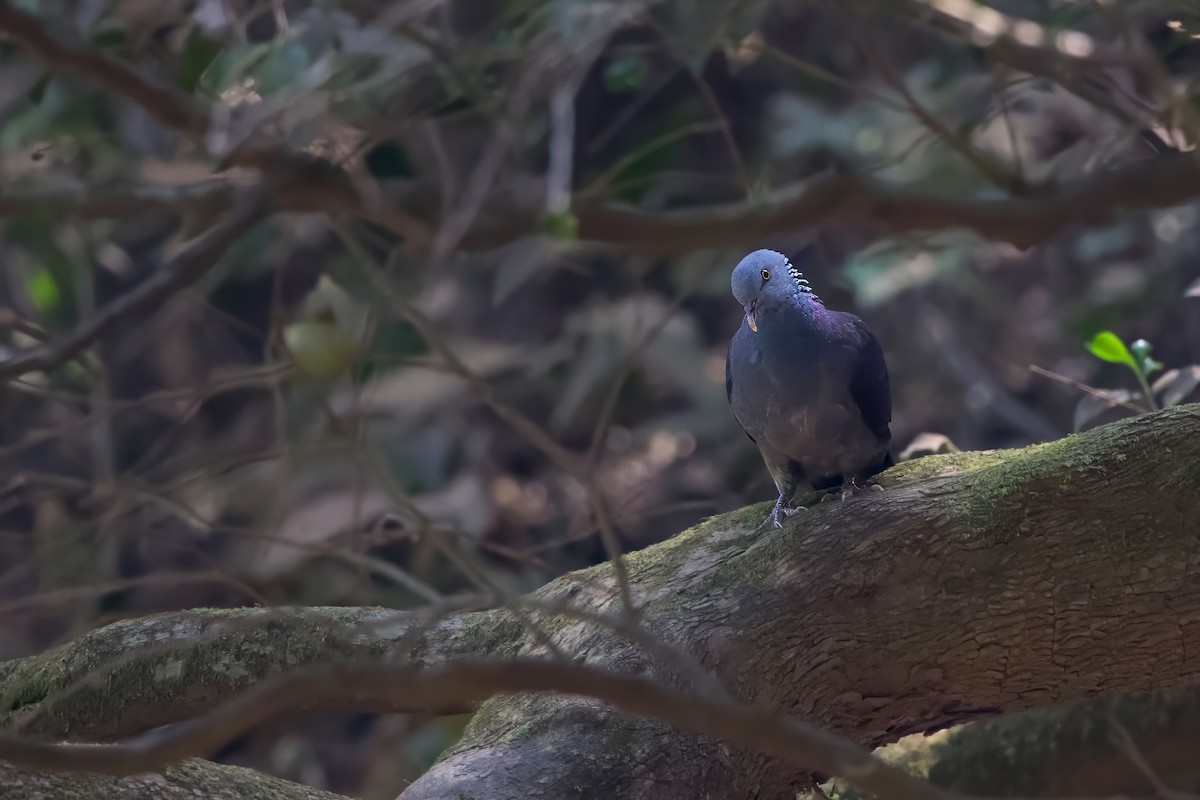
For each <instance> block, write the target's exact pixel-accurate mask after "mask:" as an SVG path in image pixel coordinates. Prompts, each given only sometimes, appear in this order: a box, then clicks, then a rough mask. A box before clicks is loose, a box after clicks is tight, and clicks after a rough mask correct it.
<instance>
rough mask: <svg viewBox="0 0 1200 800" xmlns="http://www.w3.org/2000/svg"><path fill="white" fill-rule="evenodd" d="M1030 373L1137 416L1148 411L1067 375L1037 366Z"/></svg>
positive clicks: (1032, 365)
mask: <svg viewBox="0 0 1200 800" xmlns="http://www.w3.org/2000/svg"><path fill="white" fill-rule="evenodd" d="M1029 371H1030V372H1032V373H1034V374H1037V375H1041V376H1042V377H1044V378H1049V379H1050V380H1053V381H1058V382H1059V383H1065V384H1066V385H1067V386H1074V387H1075V388H1076V389H1078V390H1079V391H1081V392H1085V393H1087V394H1090V395H1091V396H1092V397H1096V398H1099V399H1100V400H1103V401H1104V402H1106V403H1108V404H1109V406H1110V407H1112V406H1121V407H1122V408H1127V409H1129V410H1130V411H1133V412H1134V413H1136V414H1142V413H1145V411H1146V409H1144V408H1142V407H1141V406H1139V405H1135V404H1133V403H1130V402H1128V401H1126V400H1118V399H1117V398H1115V397H1113V395H1112V393H1111V392H1107V391H1105V390H1104V389H1097V388H1095V387H1094V386H1088V385H1087V384H1086V383H1082V382H1080V381H1077V380H1074V379H1072V378H1068V377H1067V376H1066V375H1060V374H1058V373H1057V372H1052V371H1051V370H1048V369H1045V368H1043V367H1039V366H1038V365H1037V364H1030V365H1029Z"/></svg>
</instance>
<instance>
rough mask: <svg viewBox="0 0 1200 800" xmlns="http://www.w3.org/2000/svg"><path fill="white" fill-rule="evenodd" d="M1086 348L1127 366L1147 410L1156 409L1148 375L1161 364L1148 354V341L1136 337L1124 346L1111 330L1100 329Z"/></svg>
mask: <svg viewBox="0 0 1200 800" xmlns="http://www.w3.org/2000/svg"><path fill="white" fill-rule="evenodd" d="M1087 348H1088V350H1090V351H1091V353H1092V355H1094V356H1095V357H1096V358H1099V359H1101V360H1103V361H1108V362H1110V363H1113V364H1124V365H1125V366H1127V367H1129V369H1130V370H1132V371H1133V374H1134V376H1135V377H1136V378H1137V380H1138V383H1139V384H1141V387H1142V397H1144V398H1145V400H1146V405H1147V407H1148V410H1150V411H1155V410H1157V409H1158V404H1157V403H1156V402H1155V401H1154V392H1153V391H1151V389H1150V375H1151V374H1152V373H1155V372H1157V371H1158V370H1160V369H1162V368H1163V365H1162V364H1160V363H1159V362H1157V361H1155V360H1154V359H1153V358H1152V357H1151V356H1150V343H1149V342H1147V341H1146V340H1145V339H1138V340H1137V341H1135V342H1133V343H1132V344H1130V345H1129V346H1128V347H1126V345H1125V343H1124V342H1123V341H1121V337H1119V336H1117V335H1116V334H1115V333H1113V332H1112V331H1100V332H1099V333H1097V334H1096V335H1095V336H1093V337H1092V338H1091V341H1089V342H1088V343H1087Z"/></svg>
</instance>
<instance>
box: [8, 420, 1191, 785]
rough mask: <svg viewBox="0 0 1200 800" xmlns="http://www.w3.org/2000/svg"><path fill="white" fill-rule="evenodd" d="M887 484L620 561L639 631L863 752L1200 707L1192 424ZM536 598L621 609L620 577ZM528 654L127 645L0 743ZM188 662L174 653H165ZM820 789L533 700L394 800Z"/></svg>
mask: <svg viewBox="0 0 1200 800" xmlns="http://www.w3.org/2000/svg"><path fill="white" fill-rule="evenodd" d="M883 483H884V484H885V486H886V487H887V488H886V491H884V492H882V493H867V494H864V495H859V496H857V497H854V498H852V499H850V500H847V501H844V502H833V503H829V504H822V505H820V506H818V507H816V508H814V509H812V510H810V511H809V512H808V513H806V514H803V515H801V516H800V517H798V518H793V520H791V521H790V522H789V523H788V524H787V525H786V526H785V528H784V529H782V530H775V529H757V527H756V526H757V525H758V524H759V522H760V521H761V520H762V519H763V518H764V517H765V515H766V513H767V506H765V505H762V506H754V507H751V508H747V509H742V510H741V511H737V512H733V513H730V514H726V515H723V516H720V517H715V518H713V519H711V520H708V521H707V522H705V523H703V524H702V525H699V526H697V527H696V528H694V529H692V530H690V531H687V532H685V533H682V534H680V535H678V536H675V537H673V538H672V539H670V540H668V541H666V542H663V543H662V544H659V545H656V546H654V547H650V548H647V549H645V550H643V551H640V552H638V553H634V554H632V555H630V556H629V558H628V569H629V574H630V581H631V588H632V590H633V593H634V596H635V598H636V600H637V603H638V605H639V607H640V609H641V616H642V621H643V624H644V626H645V628H647V629H648V630H649V631H650V632H651V633H652V634H653V635H654V636H655V637H656V638H658V639H660V640H662V641H665V642H667V643H670V644H672V645H675V646H677V647H678V648H680V649H682V650H684V651H686V652H687V653H689V654H691V655H692V656H693V657H694V658H696V659H697V660H698V661H700V662H701V663H702V664H703V665H704V666H705V667H706V668H707V669H709V670H712V671H713V672H714V673H715V674H716V675H717V676H718V677H719V678H720V680H721V681H722V683H723V684H724V685H725V686H726V687H727V688H728V690H729V691H730V692H731V693H732V694H734V695H735V696H736V697H738V698H740V699H742V700H744V701H748V702H752V703H755V704H761V705H763V706H766V707H769V708H772V709H776V710H778V711H780V712H782V713H786V714H792V715H795V716H798V717H801V718H804V719H807V720H809V721H812V722H814V723H817V724H819V725H822V726H824V727H827V728H829V729H832V730H834V731H836V732H839V733H842V734H844V735H847V736H849V737H851V738H853V739H855V740H857V741H859V742H862V743H863V744H867V745H879V744H883V743H886V742H890V741H894V740H895V739H897V738H899V737H900V736H902V735H904V734H907V733H910V732H916V731H927V730H934V729H937V728H941V727H945V726H947V725H951V724H955V723H957V722H960V721H965V720H969V719H974V718H979V717H983V716H988V715H992V714H996V713H999V712H1001V711H1015V710H1021V709H1027V708H1033V707H1039V706H1044V705H1048V704H1051V703H1059V702H1066V701H1072V700H1078V699H1081V698H1086V697H1091V696H1098V695H1104V694H1115V693H1121V692H1129V691H1139V690H1147V689H1154V688H1164V687H1171V686H1179V685H1185V684H1190V683H1195V682H1197V678H1198V677H1200V667H1198V665H1197V663H1196V661H1195V659H1194V657H1193V656H1192V655H1191V654H1194V653H1196V652H1200V650H1198V649H1197V648H1200V584H1198V583H1196V582H1195V581H1194V580H1193V579H1192V578H1191V577H1190V574H1191V572H1192V571H1193V570H1194V568H1195V566H1196V565H1197V563H1198V562H1200V539H1198V538H1197V536H1196V532H1197V528H1196V523H1195V520H1196V519H1197V512H1200V406H1185V407H1180V408H1175V409H1170V410H1167V411H1163V412H1159V413H1156V414H1150V415H1144V416H1141V417H1138V418H1134V419H1131V420H1125V421H1122V422H1119V423H1115V424H1113V425H1109V426H1105V427H1102V428H1097V429H1095V430H1092V431H1089V432H1087V433H1084V434H1080V435H1077V436H1072V437H1067V438H1066V439H1063V440H1059V441H1055V442H1050V443H1047V444H1042V445H1035V446H1032V447H1027V448H1023V449H1020V450H1013V451H1002V452H983V453H958V454H949V455H939V456H929V457H926V458H923V459H920V460H919V461H915V462H909V463H906V464H902V465H900V466H898V467H895V468H893V469H892V470H889V471H888V472H887V473H885V475H884V476H883ZM534 598H535V599H536V600H537V601H539V602H541V603H543V604H545V603H556V602H564V601H568V600H569V601H570V602H571V603H573V604H575V605H577V606H581V607H585V608H587V609H589V610H591V611H599V612H615V611H617V610H619V592H618V591H617V587H616V585H615V582H614V578H613V576H612V571H611V570H610V569H609V568H608V566H607V565H602V566H599V567H595V568H592V569H588V570H583V571H580V572H576V573H572V574H570V575H567V576H564V577H563V578H560V579H559V580H557V581H554V582H552V583H550V584H549V585H547V586H546V587H544V588H543V589H541V590H539V591H538V592H537V593H535V595H534ZM529 616H531V617H534V618H536V620H537V623H538V626H539V628H540V629H541V631H542V633H543V634H544V635H546V636H548V637H549V638H550V639H552V640H553V641H554V643H555V645H556V646H557V648H558V649H559V650H560V651H563V652H565V653H566V654H567V655H569V656H571V657H573V658H575V659H576V660H578V661H582V662H587V663H589V664H591V665H593V666H601V667H607V668H610V669H613V670H618V671H623V672H633V673H638V674H643V675H648V676H652V677H654V678H656V679H658V680H660V681H662V682H665V683H668V684H671V685H676V686H681V687H686V686H688V685H689V680H690V677H689V676H690V674H691V673H689V672H688V671H687V670H684V669H682V668H681V667H680V666H679V665H678V664H676V663H674V662H664V661H662V660H661V659H659V658H657V657H656V656H652V655H647V653H646V652H645V650H644V649H643V648H642V647H641V646H640V645H638V644H635V643H631V642H630V641H628V640H627V639H625V638H624V637H623V636H622V635H621V634H620V633H618V632H616V631H614V630H612V629H611V628H609V627H605V626H601V625H598V624H596V623H595V622H591V621H587V620H578V619H565V618H563V617H560V616H554V615H551V614H548V613H534V612H529ZM529 631H530V629H529V628H528V627H527V626H526V625H525V624H523V623H522V622H521V620H520V619H518V617H517V615H515V614H514V612H512V611H510V610H507V609H492V610H488V611H482V612H472V613H462V614H458V615H453V616H449V617H446V618H444V619H440V620H437V621H433V620H431V619H430V618H429V617H428V616H427V615H426V616H422V615H417V614H412V613H405V612H394V611H383V610H379V609H308V610H303V611H286V610H275V611H266V610H240V611H221V612H211V611H209V612H186V613H183V614H170V615H162V616H159V617H151V618H147V619H143V620H131V621H127V622H122V623H117V624H116V625H112V626H108V627H107V628H103V629H100V630H98V631H95V632H93V633H90V634H88V635H86V636H84V637H81V638H80V639H78V640H76V641H74V642H71V643H68V644H67V645H64V646H63V647H61V648H58V649H57V650H55V651H51V652H49V653H47V654H43V655H40V656H35V657H32V658H29V659H24V660H21V661H17V662H12V663H10V664H7V665H0V701H3V703H2V704H0V709H8V711H6V712H2V713H3V715H4V716H3V717H0V721H2V722H6V723H7V725H8V726H11V727H13V728H15V729H17V730H22V731H25V732H27V733H29V734H31V735H38V736H41V737H71V738H76V739H79V738H94V739H103V738H111V737H115V736H123V735H127V734H129V733H132V732H135V731H138V730H144V729H145V728H147V727H150V726H153V725H159V724H163V723H166V722H171V721H174V720H177V719H182V718H186V717H188V716H191V715H193V714H195V713H197V712H199V711H200V710H203V709H207V708H211V706H212V705H213V704H214V703H216V702H219V701H221V700H223V699H227V698H228V697H230V696H232V695H233V694H234V693H235V692H236V691H237V690H239V689H241V688H244V687H246V686H249V685H251V684H253V683H255V682H257V681H259V680H261V679H262V678H263V677H264V676H267V675H270V674H273V673H277V672H280V671H282V670H284V669H288V668H293V667H296V666H299V665H301V664H311V663H316V662H319V661H329V660H338V659H342V660H345V659H355V660H361V659H365V660H379V659H384V658H386V659H388V660H393V659H397V658H409V659H412V660H414V661H416V662H417V663H419V664H430V663H436V662H439V661H442V660H445V659H448V658H457V657H467V656H473V657H481V656H487V657H504V656H511V655H522V656H547V648H546V646H545V645H544V644H543V643H541V642H542V640H541V639H539V637H537V636H534V635H532V634H531V633H530V632H529ZM172 640H174V641H176V642H177V643H178V644H180V645H182V646H179V647H171V646H167V647H164V646H163V645H164V644H168V645H169V643H170V642H171V641H172ZM547 657H548V656H547ZM83 678H87V679H88V680H85V681H83V683H82V684H79V681H80V679H83ZM77 684H79V685H77ZM76 685H77V686H76ZM71 686H76V688H74V689H73V690H72V691H69V692H66V693H64V692H62V690H63V689H65V688H67V687H71ZM340 708H342V709H350V708H356V706H355V703H354V701H353V699H352V698H347V700H346V702H345V704H343V705H341V706H340ZM359 710H373V711H399V710H405V709H402V708H378V707H373V708H370V709H359ZM446 710H458V709H446ZM808 780H809V776H806V775H803V774H799V773H798V772H797V771H796V770H795V769H793V768H790V767H787V766H786V765H783V764H782V763H780V762H779V761H776V760H773V759H769V758H766V757H762V756H759V755H756V754H754V753H747V752H742V751H739V750H737V749H734V748H730V747H728V746H726V745H723V744H722V743H720V742H717V741H712V740H708V739H704V738H702V737H696V736H690V735H683V734H680V733H678V732H675V731H672V730H669V729H667V728H665V727H664V726H662V725H659V724H657V723H655V722H653V721H651V720H644V719H629V718H622V717H618V716H617V715H616V714H614V713H613V712H612V711H610V710H609V709H607V708H606V707H604V706H602V705H600V704H599V703H597V702H595V701H590V700H586V699H574V698H571V699H566V698H562V697H556V696H524V695H522V696H506V697H498V698H494V699H492V700H490V701H488V702H486V703H484V704H483V705H482V706H481V707H480V708H479V711H478V713H477V714H476V716H475V718H474V720H473V721H472V723H471V725H470V726H469V728H468V730H467V732H466V734H465V735H464V737H463V739H462V741H461V742H460V743H459V744H458V745H456V746H455V747H453V748H451V750H450V751H448V752H447V753H446V754H444V755H443V757H442V759H441V760H440V761H439V762H438V763H437V764H436V765H435V766H434V767H433V768H432V769H431V770H430V771H429V772H428V773H427V774H426V775H425V776H423V777H422V778H421V779H420V780H418V781H417V782H416V783H415V784H414V785H413V786H411V787H410V788H409V789H408V790H407V791H406V792H405V793H404V795H403V798H404V800H426V799H427V798H448V799H449V800H455V799H456V798H459V797H460V796H464V797H476V798H479V799H480V800H483V798H487V799H488V800H499V799H500V798H509V797H513V798H515V797H521V798H537V797H545V798H562V797H631V798H637V797H647V798H650V797H652V798H668V799H669V798H676V797H679V798H683V797H687V798H693V797H696V796H697V794H698V792H701V791H704V792H707V793H708V794H709V795H711V796H713V797H760V798H775V797H791V796H792V792H794V791H795V790H796V789H798V788H800V787H803V786H805V785H807V782H808Z"/></svg>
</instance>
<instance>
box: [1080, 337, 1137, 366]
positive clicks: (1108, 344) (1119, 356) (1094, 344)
mask: <svg viewBox="0 0 1200 800" xmlns="http://www.w3.org/2000/svg"><path fill="white" fill-rule="evenodd" d="M1087 349H1088V350H1090V351H1091V353H1092V355H1094V356H1095V357H1096V358H1099V359H1100V360H1102V361H1108V362H1111V363H1113V364H1124V365H1125V366H1127V367H1129V368H1130V369H1132V370H1133V371H1134V372H1136V371H1137V368H1138V365H1137V362H1136V361H1134V360H1133V354H1132V353H1130V352H1129V348H1128V347H1126V346H1125V343H1124V342H1122V341H1121V339H1120V337H1118V336H1117V335H1116V334H1115V333H1113V332H1112V331H1100V332H1099V333H1097V334H1096V335H1095V336H1093V337H1092V340H1091V341H1090V342H1088V343H1087Z"/></svg>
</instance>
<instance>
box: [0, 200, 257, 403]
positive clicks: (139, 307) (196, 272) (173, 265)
mask: <svg viewBox="0 0 1200 800" xmlns="http://www.w3.org/2000/svg"><path fill="white" fill-rule="evenodd" d="M269 211H270V205H269V203H268V201H267V194H266V192H263V191H256V192H252V193H250V194H249V195H247V196H246V197H243V198H242V202H241V203H240V205H239V206H238V207H237V208H235V209H234V210H233V212H232V214H230V216H229V219H227V220H226V221H225V222H224V223H222V224H221V225H219V226H218V227H216V228H214V229H213V230H212V231H210V232H209V233H208V234H207V235H205V236H204V237H203V238H202V239H200V240H199V241H198V242H196V244H194V245H193V246H192V247H190V248H188V249H187V250H185V251H183V252H182V253H180V254H179V255H178V256H177V257H176V258H175V259H173V260H172V261H171V262H170V263H168V264H166V265H165V266H164V267H163V268H162V269H161V270H159V271H158V272H156V273H155V274H154V275H153V276H151V277H150V278H147V279H146V280H145V281H143V282H142V283H140V284H138V286H137V287H136V288H135V289H133V290H132V291H130V292H129V293H127V294H124V295H121V296H120V297H118V298H116V299H115V300H113V301H112V302H110V303H109V304H108V305H106V306H104V307H103V308H101V309H99V310H98V311H97V312H96V314H94V315H93V316H90V317H88V318H87V319H85V320H84V321H83V322H82V323H81V324H80V326H79V327H78V328H77V329H76V330H75V331H74V332H73V333H72V334H70V335H69V336H67V337H66V338H65V339H62V340H61V341H58V342H50V343H48V344H45V345H41V346H39V347H35V348H33V349H31V350H28V351H26V352H24V353H21V354H20V355H17V356H14V357H13V358H10V359H8V360H6V361H2V362H0V381H3V380H7V379H9V378H14V377H18V376H20V375H25V374H26V373H29V372H34V371H36V370H42V371H49V370H52V369H55V368H57V367H60V366H62V365H63V364H65V363H66V362H67V361H70V360H71V359H72V358H74V357H75V355H76V354H78V353H79V352H80V351H82V350H83V349H85V348H86V347H88V346H89V345H91V344H92V343H93V342H95V341H96V340H97V339H99V338H100V337H102V336H104V335H105V334H106V333H109V332H110V331H113V330H115V329H116V328H117V327H118V326H120V325H121V324H122V323H124V322H125V321H127V320H129V319H132V318H134V317H137V316H139V315H141V314H144V313H147V312H148V311H150V310H151V309H153V308H154V307H155V306H157V305H159V304H161V303H162V302H163V301H164V300H166V299H167V298H168V297H170V296H171V295H172V294H174V293H175V292H177V291H179V290H180V289H182V288H184V287H186V286H190V285H191V284H193V283H195V282H196V281H197V280H199V279H200V277H201V276H202V275H204V273H205V272H207V271H208V270H209V269H211V268H212V266H213V265H214V264H215V263H216V262H217V260H218V259H219V258H220V257H221V256H222V255H223V254H224V253H225V251H226V250H228V249H229V248H230V247H231V246H232V245H233V244H234V242H236V241H237V240H238V239H240V238H242V236H244V235H245V234H246V233H248V232H249V231H250V230H251V229H252V228H254V226H255V225H257V224H258V223H259V222H261V221H262V220H263V218H264V217H266V216H267V214H268V213H269Z"/></svg>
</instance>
